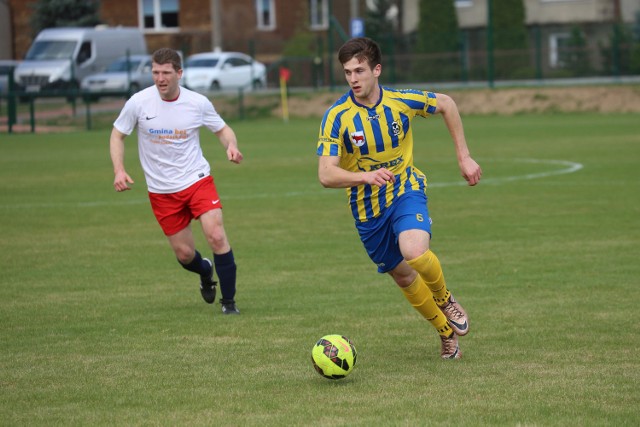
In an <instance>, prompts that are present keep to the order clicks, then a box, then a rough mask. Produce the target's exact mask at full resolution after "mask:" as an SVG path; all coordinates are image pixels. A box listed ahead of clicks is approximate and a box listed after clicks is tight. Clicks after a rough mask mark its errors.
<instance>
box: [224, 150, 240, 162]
mask: <svg viewBox="0 0 640 427" xmlns="http://www.w3.org/2000/svg"><path fill="white" fill-rule="evenodd" d="M243 158H244V157H243V156H242V153H241V152H240V150H238V149H237V148H236V147H229V148H227V159H229V161H230V162H233V163H240V162H241V161H242V159H243Z"/></svg>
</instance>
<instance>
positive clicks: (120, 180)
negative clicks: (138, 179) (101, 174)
mask: <svg viewBox="0 0 640 427" xmlns="http://www.w3.org/2000/svg"><path fill="white" fill-rule="evenodd" d="M129 184H133V180H132V179H131V177H130V176H129V175H128V174H127V173H126V172H125V171H121V172H117V173H116V177H115V179H114V180H113V187H114V188H115V189H116V191H117V192H118V193H119V192H122V191H127V190H131V187H129Z"/></svg>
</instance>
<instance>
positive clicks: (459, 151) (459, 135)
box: [435, 93, 482, 185]
mask: <svg viewBox="0 0 640 427" xmlns="http://www.w3.org/2000/svg"><path fill="white" fill-rule="evenodd" d="M435 95H436V101H437V106H436V114H442V117H443V118H444V122H445V124H446V125H447V129H448V130H449V134H450V135H451V138H452V139H453V144H454V145H455V148H456V155H457V157H458V166H459V167H460V172H461V173H462V177H463V178H464V179H465V180H467V182H468V183H469V185H476V184H477V183H478V182H479V181H480V177H482V169H481V168H480V165H478V163H476V161H475V160H473V158H472V157H471V153H470V152H469V148H468V147H467V140H466V139H465V136H464V128H463V126H462V118H460V112H459V111H458V106H457V105H456V103H455V101H454V100H453V99H452V98H451V97H450V96H449V95H445V94H442V93H436V94H435Z"/></svg>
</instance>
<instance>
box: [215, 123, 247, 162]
mask: <svg viewBox="0 0 640 427" xmlns="http://www.w3.org/2000/svg"><path fill="white" fill-rule="evenodd" d="M216 136H217V137H218V139H219V140H220V143H221V144H222V146H223V147H224V148H225V150H226V151H227V158H228V159H229V161H232V162H233V163H240V162H241V161H242V159H243V156H242V153H241V152H240V150H239V149H238V139H237V138H236V133H235V132H234V131H233V129H231V127H229V125H224V127H223V128H222V129H220V130H219V131H218V132H216Z"/></svg>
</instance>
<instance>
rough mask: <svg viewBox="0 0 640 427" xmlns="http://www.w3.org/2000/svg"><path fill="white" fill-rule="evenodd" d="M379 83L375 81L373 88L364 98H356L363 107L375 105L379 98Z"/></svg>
mask: <svg viewBox="0 0 640 427" xmlns="http://www.w3.org/2000/svg"><path fill="white" fill-rule="evenodd" d="M380 94H381V92H380V85H379V84H378V83H377V82H376V85H375V86H374V88H373V90H372V91H371V93H369V95H367V96H366V97H365V98H357V97H356V100H357V101H358V102H359V103H360V104H362V105H364V106H365V107H369V108H371V107H373V106H375V105H376V104H377V103H378V101H379V100H380Z"/></svg>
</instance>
